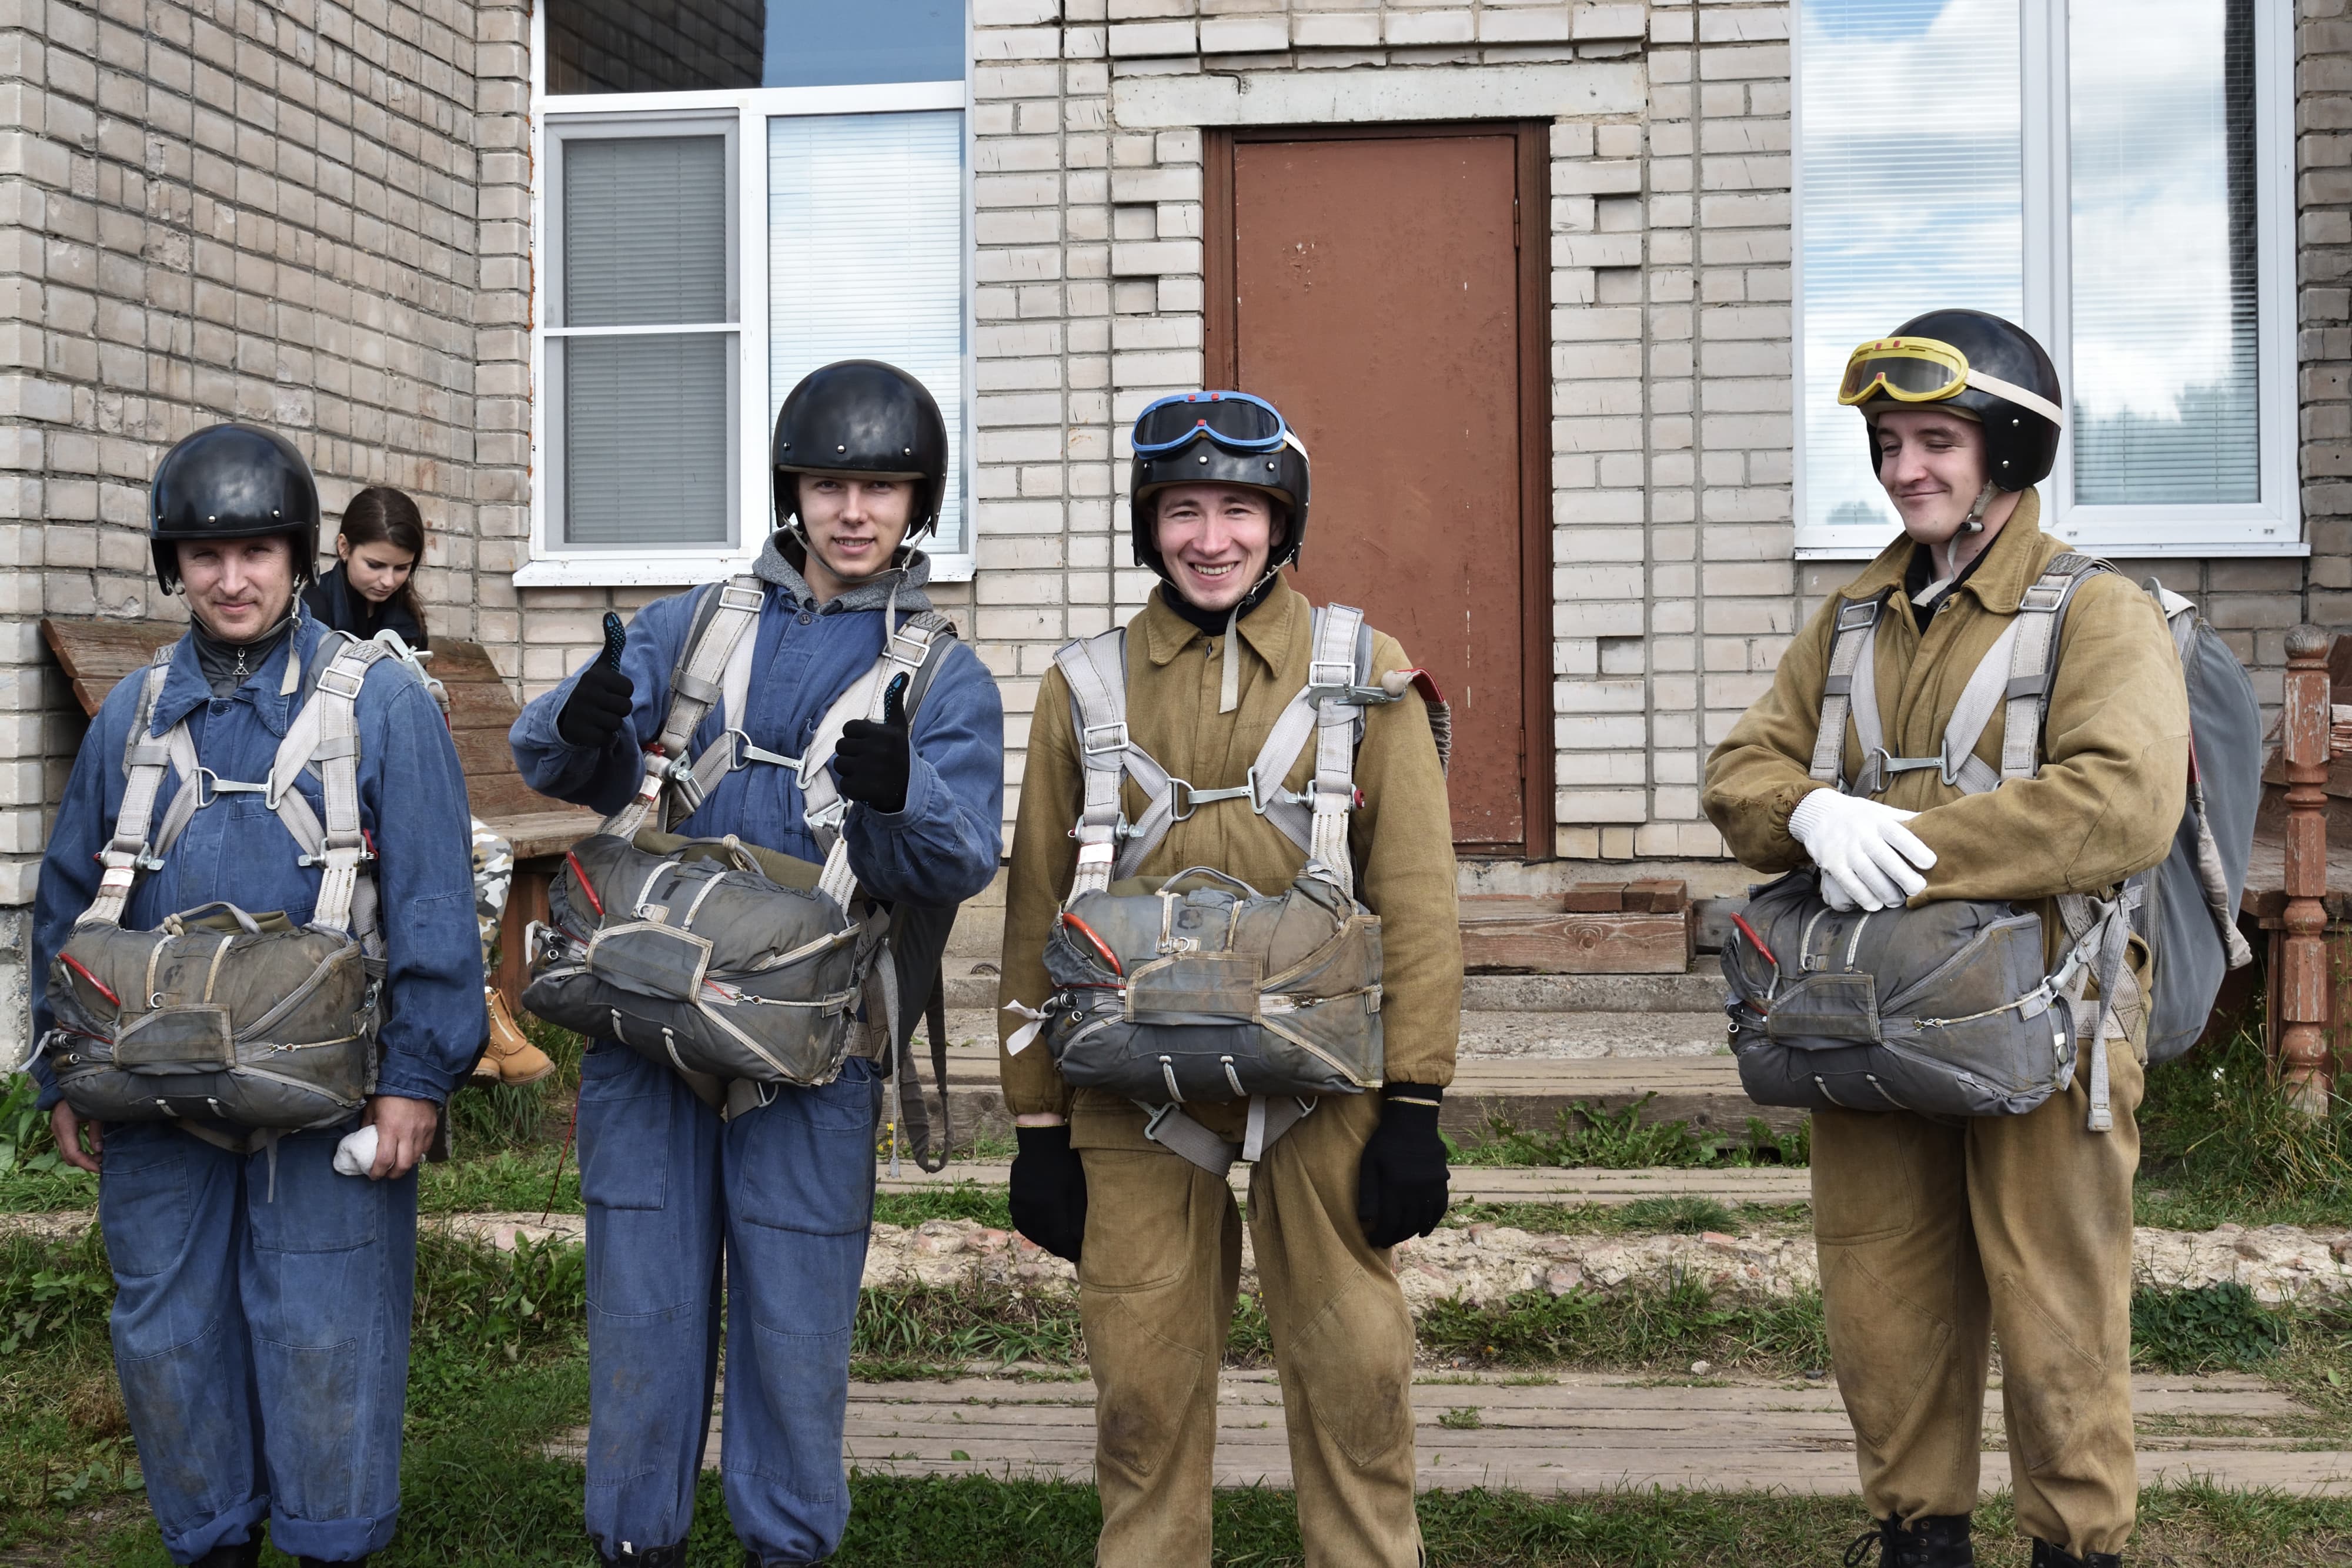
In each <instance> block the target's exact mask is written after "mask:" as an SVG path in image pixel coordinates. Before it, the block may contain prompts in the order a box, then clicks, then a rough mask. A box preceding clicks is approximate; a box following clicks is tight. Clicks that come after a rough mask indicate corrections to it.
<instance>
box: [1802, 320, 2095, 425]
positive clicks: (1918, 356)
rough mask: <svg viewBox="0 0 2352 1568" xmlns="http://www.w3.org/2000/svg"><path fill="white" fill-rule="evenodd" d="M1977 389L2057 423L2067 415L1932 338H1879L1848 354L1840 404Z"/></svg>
mask: <svg viewBox="0 0 2352 1568" xmlns="http://www.w3.org/2000/svg"><path fill="white" fill-rule="evenodd" d="M1969 388H1974V389H1975V390H1977V391H1978V392H1989V393H1990V394H1991V395H1992V396H1994V397H1998V398H2004V399H2006V400H2008V401H2009V402H2013V403H2015V404H2017V405H2018V406H2019V407H2020V408H2026V409H2031V410H2032V411H2033V412H2034V413H2038V414H2040V415H2041V416H2042V418H2044V419H2046V420H2048V421H2049V422H2050V423H2053V424H2055V425H2061V426H2063V425H2064V423H2066V416H2065V413H2063V411H2062V410H2061V409H2060V408H2059V407H2058V405H2057V404H2056V403H2054V402H2051V401H2050V400H2049V399H2048V398H2045V397H2043V396H2042V394H2040V393H2039V392H2028V391H2027V390H2026V389H2025V388H2023V387H2021V386H2019V385H2018V384H2017V383H2016V382H2008V381H2003V380H2001V379H2000V377H1999V376H1995V375H1989V374H1987V373H1986V372H1985V371H1979V370H1975V369H1972V368H1971V367H1970V366H1969V357H1968V356H1967V355H1966V354H1964V353H1962V352H1960V350H1958V349H1956V348H1954V347H1952V345H1951V344H1949V343H1944V342H1938V341H1937V340H1935V339H1933V338H1879V339H1874V340H1872V341H1870V342H1867V343H1864V344H1863V345H1862V347H1860V348H1858V349H1856V350H1854V351H1853V353H1852V354H1850V355H1848V356H1847V357H1846V361H1845V376H1844V378H1843V380H1841V381H1840V382H1838V402H1841V403H1843V404H1844V405H1846V406H1847V407H1849V408H1852V407H1853V406H1854V405H1855V404H1857V403H1864V402H1873V401H1874V400H1876V399H1878V398H1891V399H1893V400H1894V401H1895V402H1944V401H1945V400H1947V399H1949V398H1954V397H1958V395H1959V394H1960V393H1961V392H1964V391H1966V390H1968V389H1969Z"/></svg>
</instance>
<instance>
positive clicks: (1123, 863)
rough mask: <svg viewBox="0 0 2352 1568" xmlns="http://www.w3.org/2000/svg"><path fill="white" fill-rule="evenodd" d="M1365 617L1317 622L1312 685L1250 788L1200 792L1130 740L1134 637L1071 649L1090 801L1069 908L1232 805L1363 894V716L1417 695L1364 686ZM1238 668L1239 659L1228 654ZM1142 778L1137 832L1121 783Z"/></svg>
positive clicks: (1114, 635)
mask: <svg viewBox="0 0 2352 1568" xmlns="http://www.w3.org/2000/svg"><path fill="white" fill-rule="evenodd" d="M1363 624H1364V612H1362V611H1360V610H1358V609H1356V608H1354V607H1353V606H1351V605H1346V604H1331V605H1326V606H1324V607H1322V608H1320V609H1318V610H1317V611H1316V612H1315V619H1314V624H1313V629H1312V631H1311V632H1310V635H1311V637H1312V638H1313V650H1314V651H1313V653H1312V654H1311V656H1310V660H1309V663H1308V665H1307V685H1306V687H1305V688H1304V689H1303V690H1301V691H1300V692H1299V693H1298V695H1296V696H1294V697H1292V698H1291V699H1290V701H1289V702H1288V703H1286V704H1285V705H1284V706H1283V709H1282V711H1281V712H1280V713H1279V714H1277V715H1276V716H1275V721H1274V724H1273V726H1272V727H1270V728H1268V729H1267V731H1266V736H1265V740H1264V741H1263V742H1262V743H1260V745H1259V747H1258V750H1257V756H1256V758H1255V760H1254V761H1253V762H1252V763H1251V764H1250V768H1249V774H1248V779H1247V781H1246V782H1245V783H1242V784H1237V785H1234V786H1233V787H1232V788H1230V789H1195V788H1193V786H1192V781H1191V780H1190V779H1179V778H1177V777H1175V776H1174V775H1172V774H1171V773H1170V772H1169V771H1168V770H1167V768H1164V767H1162V766H1161V765H1160V762H1159V761H1158V760H1157V759H1155V758H1153V757H1151V755H1150V753H1148V752H1146V751H1145V750H1144V749H1143V748H1142V747H1139V746H1137V745H1135V744H1134V743H1133V741H1132V740H1131V739H1129V734H1128V727H1127V632H1126V631H1125V629H1124V628H1118V627H1115V628H1113V629H1112V630H1110V631H1108V632H1101V633H1098V634H1097V635H1096V636H1093V637H1087V638H1082V639H1080V640H1078V641H1076V642H1072V643H1064V644H1063V645H1062V647H1061V648H1060V649H1058V650H1057V651H1056V652H1055V654H1054V664H1055V667H1056V668H1058V669H1059V670H1060V671H1061V672H1062V678H1063V680H1064V681H1065V682H1066V683H1067V684H1068V685H1069V688H1070V707H1071V726H1072V727H1073V728H1074V729H1075V730H1076V734H1077V740H1078V760H1079V764H1080V766H1081V768H1083V770H1084V776H1085V785H1086V798H1085V804H1084V806H1083V807H1082V808H1081V810H1080V811H1079V815H1078V821H1077V826H1076V828H1075V829H1073V830H1072V833H1071V836H1072V837H1074V838H1076V840H1077V841H1078V864H1077V872H1076V877H1075V879H1074V880H1073V882H1072V883H1071V888H1070V896H1071V897H1072V898H1076V897H1077V896H1078V895H1079V894H1083V893H1098V892H1100V891H1101V890H1102V889H1103V888H1105V887H1108V885H1110V883H1112V882H1113V881H1114V880H1116V879H1118V878H1122V877H1129V876H1133V875H1134V874H1135V873H1136V871H1137V868H1139V867H1140V866H1141V865H1142V863H1143V862H1144V860H1145V859H1146V858H1147V857H1148V856H1149V855H1150V853H1151V852H1152V851H1153V850H1155V849H1157V848H1159V847H1160V841H1161V840H1163V839H1165V838H1166V837H1167V836H1168V830H1169V828H1170V827H1171V826H1172V825H1173V824H1175V823H1177V822H1181V821H1184V820H1185V819H1186V818H1188V817H1190V816H1191V815H1192V813H1193V812H1194V811H1195V810H1198V809H1199V808H1201V807H1202V806H1205V805H1212V804H1214V803H1216V802H1218V801H1221V800H1246V801H1248V802H1249V805H1250V809H1251V810H1254V811H1255V812H1257V814H1258V815H1260V816H1262V817H1264V818H1265V820H1266V821H1269V822H1271V823H1273V824H1274V826H1275V827H1276V828H1277V829H1278V830H1280V831H1281V833H1282V835H1283V837H1285V838H1286V839H1288V840H1289V841H1291V842H1292V843H1294V844H1296V845H1297V846H1298V847H1299V848H1300V849H1302V850H1304V851H1306V852H1307V868H1308V869H1309V870H1310V871H1313V872H1315V873H1317V874H1318V875H1320V876H1322V877H1324V878H1325V879H1326V880H1328V881H1329V882H1332V883H1337V884H1338V885H1339V887H1340V888H1341V889H1342V890H1344V891H1345V892H1346V893H1347V894H1349V896H1350V897H1352V896H1354V894H1355V884H1356V877H1355V867H1354V863H1353V862H1352V860H1351V859H1350V857H1349V852H1348V813H1349V812H1350V811H1351V810H1354V809H1355V802H1356V778H1355V769H1356V738H1357V729H1356V726H1357V722H1358V711H1359V710H1360V709H1361V708H1363V707H1365V706H1370V705H1373V704H1379V703H1390V702H1396V701H1399V700H1401V699H1402V696H1403V695H1404V694H1405V693H1406V692H1407V691H1409V690H1411V689H1412V687H1411V685H1409V684H1405V685H1400V686H1399V687H1398V689H1397V690H1395V691H1393V692H1391V691H1389V690H1387V689H1386V687H1385V686H1384V685H1383V686H1374V685H1365V684H1362V682H1361V681H1360V679H1359V677H1362V679H1363V680H1369V679H1370V671H1369V669H1360V668H1359V666H1360V664H1363V663H1364V657H1363V655H1364V654H1365V653H1366V652H1367V649H1366V646H1365V644H1366V643H1367V641H1368V640H1367V639H1366V638H1365V637H1364V636H1363V634H1362V633H1363ZM1226 652H1227V656H1228V657H1232V656H1233V649H1232V647H1231V645H1230V644H1229V645H1228V647H1227V650H1226ZM1309 737H1313V738H1314V740H1315V775H1314V778H1313V779H1312V780H1311V781H1310V782H1309V784H1308V786H1307V789H1304V790H1299V791H1296V792H1294V791H1291V790H1289V789H1285V788H1284V787H1283V779H1285V778H1286V776H1287V775H1288V774H1289V772H1290V768H1291V765H1292V764H1293V763H1294V762H1295V761H1297V758H1298V754H1299V753H1300V752H1301V751H1303V750H1304V749H1306V747H1307V740H1308V738H1309ZM1127 778H1132V779H1134V780H1135V782H1136V785H1137V787H1138V788H1139V789H1141V790H1142V791H1143V795H1144V799H1145V801H1146V804H1145V806H1144V810H1143V816H1142V818H1141V820H1140V821H1136V822H1133V823H1129V821H1127V819H1126V812H1125V810H1124V808H1123V806H1122V804H1121V801H1120V799H1119V787H1120V781H1121V780H1122V779H1127Z"/></svg>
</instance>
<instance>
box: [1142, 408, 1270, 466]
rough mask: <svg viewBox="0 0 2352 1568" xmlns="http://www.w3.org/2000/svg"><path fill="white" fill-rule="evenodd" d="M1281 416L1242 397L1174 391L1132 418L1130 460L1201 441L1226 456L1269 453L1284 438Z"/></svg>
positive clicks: (1170, 450) (1152, 455)
mask: <svg viewBox="0 0 2352 1568" xmlns="http://www.w3.org/2000/svg"><path fill="white" fill-rule="evenodd" d="M1289 434H1290V426H1289V425H1288V424H1286V423H1284V422H1283V418H1282V413H1281V411H1280V410H1278V409H1276V407H1275V406H1274V404H1272V403H1270V402H1266V401H1265V399H1264V398H1262V397H1252V396H1251V395H1250V394H1249V393H1247V392H1178V393H1177V394H1175V395H1174V396H1172V397H1163V398H1161V399H1160V401H1159V402H1154V403H1152V404H1150V406H1148V407H1147V408H1145V409H1144V411H1143V412H1142V413H1139V414H1137V415H1136V416H1135V455H1137V456H1138V457H1154V456H1157V455H1160V453H1163V452H1173V451H1175V450H1176V449H1177V448H1178V447H1180V446H1183V445H1186V444H1189V443H1191V442H1192V441H1194V440H1197V439H1198V438H1200V437H1201V436H1203V435H1205V436H1207V437H1208V438H1209V439H1210V440H1212V441H1213V442H1215V443H1216V444H1218V445H1220V446H1222V447H1223V448H1225V449H1226V450H1227V451H1229V452H1272V451H1274V450H1275V449H1276V447H1278V446H1280V445H1281V444H1282V443H1283V440H1284V438H1285V437H1286V436H1287V435H1289Z"/></svg>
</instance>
